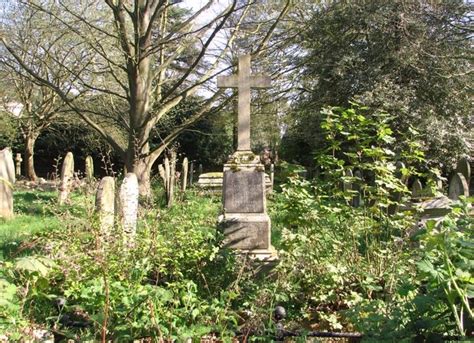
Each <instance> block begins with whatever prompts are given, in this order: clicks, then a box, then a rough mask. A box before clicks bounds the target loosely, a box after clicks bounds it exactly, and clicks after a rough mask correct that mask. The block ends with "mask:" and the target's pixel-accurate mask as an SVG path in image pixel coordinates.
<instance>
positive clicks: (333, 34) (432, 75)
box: [286, 0, 473, 164]
mask: <svg viewBox="0 0 474 343" xmlns="http://www.w3.org/2000/svg"><path fill="white" fill-rule="evenodd" d="M306 7H307V11H306V12H307V17H306V18H305V17H304V16H302V20H301V24H302V25H301V27H304V28H305V30H304V31H303V32H302V33H301V34H300V35H299V36H298V45H299V46H300V48H301V52H300V53H299V54H298V55H297V56H296V57H295V59H294V63H293V65H294V66H295V68H296V70H298V74H297V75H298V83H299V84H298V88H297V89H296V90H298V91H299V92H298V93H297V101H296V102H294V105H295V106H294V109H295V111H294V112H293V113H294V118H293V119H294V121H293V124H292V125H291V127H290V131H289V132H288V134H287V136H286V143H289V142H293V143H292V144H286V147H287V148H288V149H287V151H288V152H290V154H289V155H290V156H295V155H294V154H293V153H294V152H296V150H300V152H301V155H302V156H299V157H298V158H299V159H302V158H304V156H303V155H309V154H310V153H311V151H313V150H314V149H315V148H316V147H318V146H320V145H321V144H325V143H324V142H323V139H322V137H321V135H320V134H318V132H319V131H318V130H319V122H320V116H319V111H320V110H321V108H322V107H323V106H327V105H331V106H332V105H335V106H348V105H349V103H350V102H351V101H356V102H360V103H362V104H364V105H367V106H369V107H371V108H372V109H373V110H374V111H377V110H385V111H387V112H389V113H391V114H392V115H394V116H396V120H395V121H394V122H393V123H394V125H395V127H394V129H396V131H398V132H407V131H408V128H409V127H410V126H411V127H414V128H415V129H417V130H418V131H419V132H420V133H421V135H422V137H423V141H424V149H425V151H426V152H427V156H428V157H429V158H430V159H432V160H433V161H436V162H443V163H444V164H450V163H451V161H453V160H455V159H456V157H457V156H456V155H458V154H460V153H462V152H463V151H465V150H466V148H467V145H466V143H467V141H466V139H465V138H466V137H467V136H468V134H469V132H470V131H471V132H472V129H473V122H472V118H470V117H469V114H470V112H471V95H470V94H471V93H472V84H473V82H472V81H473V72H472V71H473V70H472V53H471V52H472V18H473V17H472V13H473V11H472V9H473V4H472V3H471V4H470V3H468V2H463V1H403V0H394V1H380V0H369V1H354V2H346V1H331V2H326V3H323V4H318V5H314V4H311V3H308V4H307V5H306ZM291 145H293V146H294V148H293V149H291ZM302 148H306V149H302ZM290 156H288V157H290ZM307 162H308V161H307Z"/></svg>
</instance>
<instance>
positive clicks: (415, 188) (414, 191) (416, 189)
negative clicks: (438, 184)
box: [411, 179, 423, 198]
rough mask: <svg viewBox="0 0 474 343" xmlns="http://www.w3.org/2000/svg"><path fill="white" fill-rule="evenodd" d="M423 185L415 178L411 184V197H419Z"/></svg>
mask: <svg viewBox="0 0 474 343" xmlns="http://www.w3.org/2000/svg"><path fill="white" fill-rule="evenodd" d="M422 191H423V185H422V184H421V182H420V180H418V179H415V181H413V184H412V185H411V197H412V198H419V197H421V196H422Z"/></svg>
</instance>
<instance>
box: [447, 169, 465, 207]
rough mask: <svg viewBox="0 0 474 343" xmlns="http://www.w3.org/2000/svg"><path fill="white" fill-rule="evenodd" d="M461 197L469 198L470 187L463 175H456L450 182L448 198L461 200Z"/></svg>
mask: <svg viewBox="0 0 474 343" xmlns="http://www.w3.org/2000/svg"><path fill="white" fill-rule="evenodd" d="M460 196H466V197H467V196H469V185H468V183H467V180H466V178H465V177H464V175H463V174H461V173H456V174H454V175H453V176H452V177H451V179H450V180H449V191H448V197H449V199H452V200H459V197H460Z"/></svg>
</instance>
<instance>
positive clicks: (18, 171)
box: [15, 154, 23, 177]
mask: <svg viewBox="0 0 474 343" xmlns="http://www.w3.org/2000/svg"><path fill="white" fill-rule="evenodd" d="M22 161H23V159H22V158H21V154H16V158H15V162H16V165H15V174H16V176H17V177H19V176H21V162H22Z"/></svg>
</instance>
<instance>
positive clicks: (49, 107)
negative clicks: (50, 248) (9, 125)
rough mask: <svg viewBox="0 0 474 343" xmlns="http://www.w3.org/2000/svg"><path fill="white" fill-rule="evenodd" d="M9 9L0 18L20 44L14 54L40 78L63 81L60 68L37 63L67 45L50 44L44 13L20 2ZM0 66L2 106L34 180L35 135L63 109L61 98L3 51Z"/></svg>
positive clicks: (61, 51) (60, 55) (58, 53)
mask: <svg viewBox="0 0 474 343" xmlns="http://www.w3.org/2000/svg"><path fill="white" fill-rule="evenodd" d="M9 10H10V12H7V13H6V14H7V15H5V16H3V18H2V19H3V23H4V24H5V25H7V27H14V28H15V30H10V31H7V35H8V39H9V40H12V41H15V42H16V44H17V46H19V47H21V49H19V51H18V56H19V57H20V58H21V59H22V63H23V64H24V65H26V66H28V68H30V69H31V70H34V72H35V73H36V74H37V75H38V76H40V77H42V78H47V79H49V80H51V82H54V83H61V82H64V75H65V73H64V68H63V70H56V73H55V74H51V73H50V70H48V69H47V68H45V65H44V64H42V63H38V61H48V62H51V61H54V60H58V59H62V58H64V52H65V50H66V49H67V46H59V45H56V46H53V43H54V40H53V39H54V37H53V36H52V35H51V32H50V31H48V30H46V29H45V28H47V27H48V17H46V16H44V15H43V16H39V15H38V14H35V13H34V12H33V11H31V9H28V8H26V7H24V6H22V5H21V4H12V5H10V7H9ZM65 66H66V65H65ZM0 68H1V70H0V72H1V75H2V79H3V82H4V84H5V86H6V87H8V91H7V92H5V94H4V96H3V102H4V107H5V108H6V110H7V112H10V113H9V114H10V116H11V117H12V118H14V121H16V122H17V125H18V127H19V129H20V132H21V135H22V137H23V140H24V157H25V158H24V161H25V173H26V177H27V178H28V179H30V180H33V181H34V180H36V178H37V175H36V171H35V166H34V154H35V150H34V148H35V142H36V139H37V138H38V136H39V135H40V134H41V133H42V132H43V131H44V130H45V129H47V128H48V127H49V126H50V125H51V124H52V123H53V122H54V120H55V119H56V118H57V117H58V116H59V114H60V113H61V112H64V102H63V101H62V100H61V99H60V97H59V95H58V94H56V93H55V92H54V91H53V90H52V89H51V88H49V87H47V86H45V85H44V84H42V83H40V82H38V81H37V79H36V78H34V77H33V76H31V75H30V74H29V73H27V72H26V71H25V70H24V69H23V68H22V67H21V65H20V64H19V63H18V61H17V60H16V59H15V58H12V56H11V55H10V54H8V53H6V51H3V53H2V54H1V55H0Z"/></svg>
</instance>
